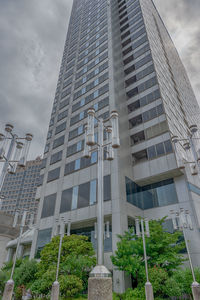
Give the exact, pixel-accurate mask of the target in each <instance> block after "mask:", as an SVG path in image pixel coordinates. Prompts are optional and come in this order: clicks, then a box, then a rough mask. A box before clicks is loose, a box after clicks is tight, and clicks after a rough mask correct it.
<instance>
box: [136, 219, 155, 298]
mask: <svg viewBox="0 0 200 300" xmlns="http://www.w3.org/2000/svg"><path fill="white" fill-rule="evenodd" d="M144 222H145V231H144ZM140 224H141V231H142V241H143V250H144V262H145V272H146V280H147V281H146V283H145V294H146V300H153V299H154V295H153V287H152V284H151V283H150V281H149V273H148V263H147V253H146V242H145V234H146V236H147V237H150V231H149V221H148V219H145V220H143V219H141V220H139V219H136V220H135V225H136V235H137V236H138V237H141V231H140Z"/></svg>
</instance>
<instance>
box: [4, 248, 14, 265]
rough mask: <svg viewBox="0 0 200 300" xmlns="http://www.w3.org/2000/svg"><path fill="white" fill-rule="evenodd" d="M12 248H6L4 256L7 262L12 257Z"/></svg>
mask: <svg viewBox="0 0 200 300" xmlns="http://www.w3.org/2000/svg"><path fill="white" fill-rule="evenodd" d="M13 254H14V249H13V248H8V250H7V256H6V262H9V261H11V260H12V259H13Z"/></svg>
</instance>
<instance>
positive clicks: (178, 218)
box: [170, 208, 200, 300]
mask: <svg viewBox="0 0 200 300" xmlns="http://www.w3.org/2000/svg"><path fill="white" fill-rule="evenodd" d="M170 213H171V214H172V215H173V217H172V222H173V227H174V230H177V229H179V230H181V231H183V236H184V240H185V245H186V249H187V254H188V258H189V263H190V268H191V271H192V277H193V283H192V294H193V297H194V300H199V299H200V285H199V283H198V282H197V281H196V277H195V273H194V268H193V265H192V258H191V255H190V249H189V245H188V241H187V238H186V233H185V230H186V229H189V230H193V224H192V219H191V216H190V214H189V211H188V210H184V208H181V209H180V211H176V212H174V210H170Z"/></svg>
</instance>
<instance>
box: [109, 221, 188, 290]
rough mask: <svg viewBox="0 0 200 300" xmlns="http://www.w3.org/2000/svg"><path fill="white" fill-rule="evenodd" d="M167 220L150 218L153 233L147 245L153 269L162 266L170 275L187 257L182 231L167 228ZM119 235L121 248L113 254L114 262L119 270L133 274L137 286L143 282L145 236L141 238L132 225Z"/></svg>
mask: <svg viewBox="0 0 200 300" xmlns="http://www.w3.org/2000/svg"><path fill="white" fill-rule="evenodd" d="M164 221H165V218H163V219H161V220H158V221H156V220H151V221H150V222H149V226H150V233H151V234H150V237H148V238H146V249H147V257H148V267H149V268H150V269H151V268H155V267H156V268H157V269H159V270H160V269H161V268H162V269H163V270H164V271H165V272H167V274H168V275H169V276H170V275H172V273H173V270H175V269H177V268H178V267H179V266H180V265H181V264H182V262H183V261H184V258H183V255H182V254H180V251H181V250H183V249H184V248H185V244H184V243H183V242H181V243H179V240H180V237H181V236H182V234H181V232H175V233H173V234H171V233H168V232H166V231H164V230H163V227H162V224H163V223H164ZM119 239H120V241H119V242H118V243H117V251H116V252H115V255H113V256H112V257H111V259H112V262H113V264H114V265H115V266H116V267H117V269H118V270H121V271H125V272H127V273H128V274H129V275H131V277H132V283H133V287H137V286H138V284H139V282H141V273H142V272H143V273H144V258H143V257H144V252H143V242H142V238H141V237H140V238H138V237H137V236H136V235H135V234H134V232H133V230H132V229H130V230H129V231H128V232H125V234H124V235H119ZM144 278H145V274H144ZM150 279H151V278H150Z"/></svg>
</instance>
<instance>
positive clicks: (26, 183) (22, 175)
mask: <svg viewBox="0 0 200 300" xmlns="http://www.w3.org/2000/svg"><path fill="white" fill-rule="evenodd" d="M41 162H42V160H41V158H40V157H38V158H36V159H35V160H30V161H27V163H26V167H25V168H20V167H18V168H17V170H16V173H15V174H9V173H7V174H6V177H5V179H4V183H3V186H2V189H1V195H3V199H2V202H1V211H2V212H5V213H6V214H10V215H13V216H14V215H15V212H16V211H17V210H18V211H19V212H20V214H21V215H22V213H23V211H24V210H28V214H27V223H29V221H30V222H33V221H34V220H35V218H36V214H37V208H38V200H36V199H35V195H36V190H37V186H38V184H39V178H40V167H41Z"/></svg>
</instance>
